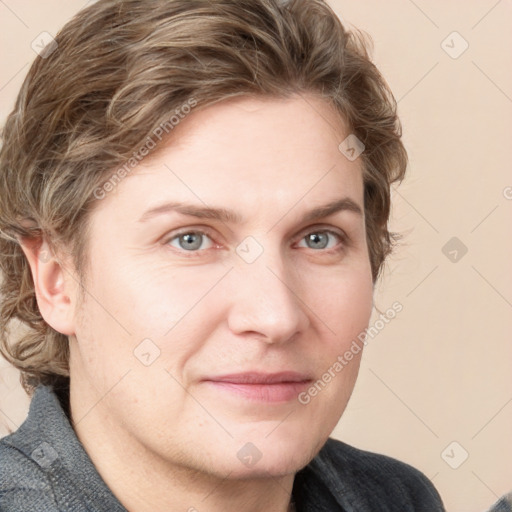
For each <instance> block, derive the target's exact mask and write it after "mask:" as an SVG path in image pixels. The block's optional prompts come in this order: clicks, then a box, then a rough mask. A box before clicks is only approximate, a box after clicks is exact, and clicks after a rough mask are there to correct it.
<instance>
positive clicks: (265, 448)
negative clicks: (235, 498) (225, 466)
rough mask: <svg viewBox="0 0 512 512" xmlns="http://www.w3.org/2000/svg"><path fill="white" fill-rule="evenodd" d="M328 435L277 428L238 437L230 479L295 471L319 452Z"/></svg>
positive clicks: (272, 475)
mask: <svg viewBox="0 0 512 512" xmlns="http://www.w3.org/2000/svg"><path fill="white" fill-rule="evenodd" d="M327 437H328V436H327V435H324V436H322V438H321V439H319V438H318V437H316V438H312V437H311V433H304V432H295V433H291V432H283V433H282V434H281V435H280V434H279V433H278V431H277V429H276V431H274V432H272V433H271V434H268V431H267V432H265V434H259V435H256V434H253V435H251V436H247V437H244V438H243V439H242V438H240V437H239V438H238V440H237V441H235V442H234V443H233V445H235V446H236V461H235V464H231V466H232V467H231V468H230V471H232V475H231V477H233V478H268V477H270V476H271V477H282V476H285V475H290V474H295V473H297V471H299V470H300V469H302V468H303V467H304V466H306V465H307V464H308V463H309V462H310V461H311V459H313V457H314V456H315V455H316V454H317V453H318V451H319V450H320V449H321V447H322V446H323V444H324V443H325V441H326V440H327Z"/></svg>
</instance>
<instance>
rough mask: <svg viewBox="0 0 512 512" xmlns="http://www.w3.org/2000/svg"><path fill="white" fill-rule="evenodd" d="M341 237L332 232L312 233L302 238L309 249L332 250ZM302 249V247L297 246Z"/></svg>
mask: <svg viewBox="0 0 512 512" xmlns="http://www.w3.org/2000/svg"><path fill="white" fill-rule="evenodd" d="M341 238H342V237H341V235H339V234H338V233H335V232H334V231H312V232H311V233H308V234H307V235H306V236H305V237H303V238H302V240H301V242H302V241H305V242H306V247H307V248H309V249H332V248H334V247H336V244H337V243H338V242H339V241H340V240H341ZM299 246H300V247H304V245H299Z"/></svg>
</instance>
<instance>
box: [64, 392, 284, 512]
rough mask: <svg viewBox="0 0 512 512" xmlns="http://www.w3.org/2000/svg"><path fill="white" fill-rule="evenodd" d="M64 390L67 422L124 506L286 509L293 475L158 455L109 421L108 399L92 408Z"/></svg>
mask: <svg viewBox="0 0 512 512" xmlns="http://www.w3.org/2000/svg"><path fill="white" fill-rule="evenodd" d="M85 398H86V397H83V396H79V392H77V391H76V390H75V389H74V387H73V386H71V390H70V408H71V417H72V425H73V428H74V429H75V432H76V434H77V436H78V438H79V440H80V442H81V443H82V445H83V446H84V448H85V451H86V452H87V454H88V456H89V458H90V459H91V461H92V462H93V464H94V466H95V467H96V470H97V471H98V473H99V474H100V476H101V477H102V478H103V480H104V481H105V483H106V485H107V486H108V487H109V488H110V490H111V491H112V493H113V494H114V495H115V496H116V498H117V499H118V500H119V501H120V503H121V504H122V505H123V506H124V507H125V508H126V509H127V510H129V511H130V512H146V511H151V512H168V511H169V510H186V511H187V512H205V511H208V512H225V511H226V510H237V511H240V512H289V511H291V510H293V506H292V505H291V504H290V497H291V492H292V488H293V481H294V475H293V474H291V475H285V476H280V477H274V476H269V477H265V476H261V475H258V477H257V478H250V477H249V478H247V477H244V478H243V479H241V478H239V479H233V478H230V473H227V474H216V472H215V468H212V470H211V471H198V470H194V469H191V468H190V467H187V466H186V464H184V463H182V461H180V460H172V459H173V458H172V456H169V457H166V458H164V457H162V456H161V454H158V453H155V452H154V451H152V450H151V449H149V448H148V447H145V446H143V445H142V444H141V443H140V442H139V441H138V440H137V439H135V438H134V436H133V435H131V434H130V433H129V432H127V431H125V430H123V429H120V428H119V427H118V426H116V425H113V424H112V422H111V420H110V415H109V412H108V410H109V405H108V399H105V400H102V401H101V402H99V403H97V405H96V406H94V407H93V408H92V409H91V408H90V406H88V405H87V403H88V400H87V399H85Z"/></svg>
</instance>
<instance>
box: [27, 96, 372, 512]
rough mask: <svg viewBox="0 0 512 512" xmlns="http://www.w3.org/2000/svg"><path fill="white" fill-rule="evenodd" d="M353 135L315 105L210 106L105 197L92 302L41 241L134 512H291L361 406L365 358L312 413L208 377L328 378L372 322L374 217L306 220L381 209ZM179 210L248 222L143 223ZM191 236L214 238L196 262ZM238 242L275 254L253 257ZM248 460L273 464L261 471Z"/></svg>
mask: <svg viewBox="0 0 512 512" xmlns="http://www.w3.org/2000/svg"><path fill="white" fill-rule="evenodd" d="M348 134H349V132H348V131H347V130H346V128H345V126H344V125H343V122H342V120H340V118H339V117H338V116H337V115H336V113H335V112H334V110H333V109H332V108H331V107H330V106H329V105H328V104H327V103H326V102H324V101H323V100H321V99H319V98H317V97H314V96H312V95H307V96H293V97H291V98H290V99H287V100H275V99H265V100H262V99H249V98H243V99H236V100H230V101H227V102H222V103H218V104H216V105H213V106H210V107H208V108H206V109H204V110H198V111H195V112H192V113H191V114H189V115H188V116H187V118H186V119H185V120H183V121H182V122H181V123H180V125H178V126H177V127H176V128H175V130H174V131H173V132H172V138H171V139H170V140H169V141H167V142H166V146H165V147H164V148H160V150H159V151H158V153H157V154H155V155H154V156H152V157H150V158H147V159H145V160H143V161H142V162H141V163H140V164H139V165H138V166H137V168H136V169H135V170H134V171H132V173H131V174H130V175H128V176H127V177H126V178H125V179H123V180H122V181H121V182H120V183H119V184H118V185H117V186H116V187H115V189H114V190H113V191H112V192H110V193H109V194H107V196H106V197H105V198H104V199H102V200H101V201H98V203H97V206H96V209H95V210H94V211H93V212H92V217H91V230H90V245H89V251H90V252H89V255H90V268H89V271H88V275H87V281H86V282H85V283H84V285H85V290H86V293H85V297H84V300H83V302H82V303H80V302H79V300H78V298H79V297H78V295H79V294H78V287H77V284H76V283H77V281H76V277H73V269H72V265H71V263H70V262H69V261H67V260H66V259H65V258H64V257H61V258H60V259H58V258H52V259H50V260H49V261H48V260H47V259H46V258H37V257H36V255H37V252H38V251H39V250H42V251H44V250H47V249H48V248H47V246H46V243H43V244H42V245H41V246H40V247H37V248H36V249H35V250H34V248H33V247H32V248H30V249H29V248H28V246H27V245H25V247H24V248H25V252H26V254H27V257H28V259H29V261H30V264H31V267H32V271H33V274H34V281H35V283H36V294H37V298H38V303H39V306H40V309H41V312H42V314H43V317H44V318H45V320H46V321H47V322H48V323H49V324H50V325H51V326H52V327H53V328H54V329H56V330H57V331H59V332H63V333H64V334H67V335H68V336H69V341H70V352H71V357H70V376H71V394H70V403H71V414H72V420H73V426H74V428H75V431H76V433H77V435H78V437H79V439H80V441H81V442H82V443H83V445H84V447H85V449H86V451H87V453H88V454H89V456H90V458H91V460H92V461H93V463H94V464H95V466H96V467H97V469H98V471H99V473H100V475H101V476H102V477H103V479H104V480H105V482H106V483H107V485H108V486H109V487H110V488H111V490H112V491H113V493H114V494H115V495H116V496H117V497H118V499H119V500H120V501H121V502H122V503H123V505H124V506H125V507H126V508H127V509H128V510H130V511H156V512H158V511H168V510H189V511H191V510H198V511H200V512H203V511H209V512H217V511H225V510H243V511H245V512H256V511H263V510H265V511H267V510H271V511H276V512H279V511H281V512H284V511H286V510H287V509H288V506H289V502H290V494H291V490H292V485H293V479H294V475H295V473H296V472H297V471H298V470H299V469H301V468H302V467H304V466H305V465H307V464H308V462H309V461H310V460H311V459H312V458H313V457H314V456H315V455H316V453H318V451H319V450H320V448H321V447H322V445H323V444H324V443H325V441H326V439H327V437H328V436H329V435H330V433H331V432H332V430H333V429H334V427H335V425H336V423H337V422H338V420H339V419H340V417H341V415H342V413H343V411H344V409H345V407H346V405H347V402H348V400H349V397H350V395H351V393H352V390H353V387H354V384H355V381H356V377H357V372H358V368H359V362H360V357H361V352H360V353H359V354H357V355H355V356H354V358H353V359H352V361H351V362H350V364H348V365H347V366H346V367H345V368H344V369H343V371H341V372H339V373H338V374H336V376H335V377H334V378H333V379H332V380H331V381H330V382H329V384H328V385H327V386H325V388H324V389H323V390H322V391H320V392H319V393H318V394H317V396H315V397H314V398H312V399H311V401H310V402H309V403H308V404H306V405H304V404H302V403H300V402H299V400H298V399H297V397H296V396H294V397H293V398H292V399H286V400H280V401H275V400H274V401H272V400H265V399H264V398H261V397H260V398H259V399H254V398H253V397H251V396H249V397H248V396H244V394H243V393H237V392H234V391H233V390H230V389H225V388H223V387H222V386H218V385H215V384H212V383H211V382H208V381H206V380H204V379H205V378H206V377H211V376H218V375H224V374H231V373H238V372H246V371H260V372H265V373H270V372H281V371H296V372H301V374H305V375H308V376H309V377H310V378H311V381H316V380H317V379H320V378H321V376H322V374H324V373H325V372H326V371H327V370H328V368H330V367H332V365H333V363H334V362H335V361H336V359H337V357H338V355H340V354H343V353H344V352H345V351H346V350H348V349H349V347H350V344H351V342H352V340H353V339H355V338H356V337H357V335H358V334H359V333H360V332H361V331H363V330H364V328H365V327H367V325H368V322H369V318H370V314H371V309H372V292H373V283H372V278H371V268H370V262H369V257H368V247H367V242H366V233H365V224H364V214H360V213H357V212H355V211H351V210H347V209H344V210H341V211H338V212H336V213H334V214H331V215H330V216H327V217H322V218H319V219H315V220H312V221H306V222H304V221H301V218H302V216H303V215H304V214H305V213H306V212H309V211H310V210H312V209H313V208H316V207H318V206H321V205H325V204H328V203H330V202H332V201H335V200H338V199H341V198H345V199H346V198H348V199H350V200H351V201H352V202H353V203H355V205H358V206H359V208H360V209H361V210H363V180H362V167H361V165H362V164H361V160H360V159H357V160H355V161H349V160H348V159H347V158H345V156H344V155H343V154H342V153H341V152H340V151H339V149H338V145H339V144H340V142H341V141H342V140H343V139H345V137H347V135H348ZM169 201H173V202H175V201H180V202H187V203H192V204H194V205H197V206H199V207H204V206H205V204H206V205H208V206H209V207H223V208H226V209H230V210H233V211H234V212H236V214H238V215H239V216H241V217H243V218H244V221H243V222H239V223H235V222H231V221H228V220H224V221H220V220H215V219H210V218H196V217H193V216H190V215H184V214H182V213H178V212H176V211H168V212H166V213H160V214H155V215H153V216H152V217H151V218H149V219H147V220H146V221H144V222H141V221H140V218H141V217H142V216H143V215H144V213H145V212H146V211H147V210H149V209H151V208H153V207H154V206H155V205H160V204H162V203H164V202H169ZM326 230H330V231H332V234H330V235H327V234H326V233H325V231H326ZM191 231H192V232H197V231H201V232H203V233H205V235H204V237H201V235H198V236H197V237H196V238H195V240H196V241H198V242H199V248H197V246H195V248H194V249H193V250H190V249H187V248H184V247H187V245H186V244H185V243H184V239H183V237H182V238H180V237H178V236H177V233H178V232H179V233H180V234H184V233H186V232H188V233H190V232H191ZM315 233H317V234H320V240H321V242H322V243H320V244H316V245H312V244H311V243H310V242H309V241H308V240H309V238H308V237H307V236H306V235H310V234H315ZM322 233H323V236H322ZM317 236H318V235H317ZM246 237H253V239H254V240H255V241H257V244H255V243H254V240H252V239H251V240H250V242H247V240H246V241H245V245H244V244H243V243H242V242H243V241H244V240H245V239H246ZM189 239H190V238H189ZM189 239H187V240H189ZM323 242H327V246H326V247H323V245H322V244H323ZM241 243H242V244H241ZM240 244H241V245H240ZM251 244H252V245H251ZM258 244H259V246H258ZM237 247H239V248H240V247H241V248H242V249H245V251H246V253H247V254H250V255H252V256H254V255H255V254H256V252H255V251H262V252H261V254H259V256H258V257H257V258H256V259H255V261H253V262H252V263H248V262H247V261H245V260H244V259H243V258H242V257H241V256H240V255H239V254H238V253H237ZM258 247H259V248H258ZM246 253H243V252H241V253H240V254H246ZM145 339H146V340H147V339H149V340H151V341H149V342H148V341H146V342H144V343H145V344H143V345H140V344H141V342H142V341H143V340H145ZM138 347H139V348H138ZM134 352H135V353H134ZM137 354H138V355H139V358H138V357H136V355H137ZM141 354H146V355H143V356H142V355H141ZM147 354H149V356H148V355H147ZM140 359H142V360H143V361H145V363H146V364H144V363H143V362H141V360H140ZM153 359H154V360H153ZM149 362H151V364H148V363H149ZM306 389H307V388H306ZM247 443H252V445H254V447H256V450H255V449H254V448H253V447H252V445H247ZM244 446H245V450H246V452H243V451H242V452H240V450H241V449H242V448H243V447H244ZM247 450H248V451H249V455H252V456H255V455H257V454H258V453H259V454H260V455H261V458H260V459H259V460H257V462H256V463H253V464H252V465H247V464H245V463H243V462H242V461H241V460H240V456H239V454H240V453H242V454H243V453H247Z"/></svg>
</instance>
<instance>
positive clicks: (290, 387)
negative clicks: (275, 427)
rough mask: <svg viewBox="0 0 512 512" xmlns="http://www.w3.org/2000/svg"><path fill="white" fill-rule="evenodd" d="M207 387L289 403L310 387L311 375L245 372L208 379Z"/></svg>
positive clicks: (249, 397) (238, 394) (259, 399)
mask: <svg viewBox="0 0 512 512" xmlns="http://www.w3.org/2000/svg"><path fill="white" fill-rule="evenodd" d="M203 382H205V383H206V384H207V385H210V386H213V388H214V389H215V390H217V391H219V392H221V393H228V394H231V395H234V396H238V397H244V398H246V399H251V400H255V401H263V402H288V401H290V400H292V399H295V398H296V397H297V396H298V394H299V393H301V392H302V391H304V389H305V388H306V387H307V386H309V385H310V383H311V382H312V378H311V376H310V375H307V374H304V373H300V372H290V371H285V372H277V373H263V372H245V373H236V374H229V375H220V376H215V377H208V378H206V379H204V380H203Z"/></svg>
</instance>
